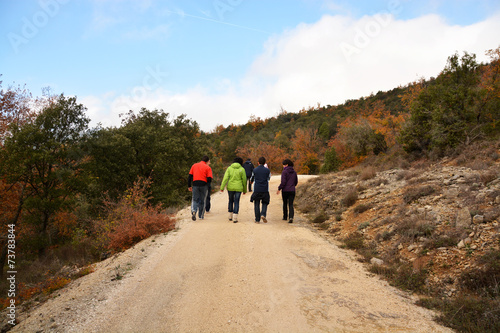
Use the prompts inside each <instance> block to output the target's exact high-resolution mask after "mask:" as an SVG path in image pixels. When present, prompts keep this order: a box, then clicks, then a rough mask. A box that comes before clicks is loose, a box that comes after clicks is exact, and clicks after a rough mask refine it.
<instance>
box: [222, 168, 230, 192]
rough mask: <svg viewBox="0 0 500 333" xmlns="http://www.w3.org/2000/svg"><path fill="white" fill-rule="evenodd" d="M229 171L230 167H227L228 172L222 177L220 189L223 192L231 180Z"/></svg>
mask: <svg viewBox="0 0 500 333" xmlns="http://www.w3.org/2000/svg"><path fill="white" fill-rule="evenodd" d="M228 172H229V168H228V169H226V172H225V173H224V178H222V183H221V184H220V191H221V192H224V187H226V183H227V181H228V180H229V175H228Z"/></svg>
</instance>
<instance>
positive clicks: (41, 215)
mask: <svg viewBox="0 0 500 333" xmlns="http://www.w3.org/2000/svg"><path fill="white" fill-rule="evenodd" d="M85 110H86V109H85V108H84V107H83V106H82V105H81V104H77V103H76V98H66V97H64V96H63V95H60V96H59V97H58V98H56V99H54V100H53V101H51V103H50V104H49V105H48V106H47V107H45V108H44V109H43V110H42V111H41V113H40V114H39V115H38V116H37V117H36V118H35V119H34V121H32V122H28V123H25V124H22V125H20V124H19V123H13V124H12V126H10V127H9V131H10V133H11V136H9V137H7V138H6V139H5V144H4V149H3V150H2V151H1V155H0V170H1V171H2V174H3V175H4V177H5V179H6V181H7V182H8V183H11V184H16V183H20V184H23V186H24V187H25V196H26V198H25V199H24V202H23V208H24V209H25V210H26V211H27V212H28V213H29V216H28V217H27V220H28V221H29V222H31V223H32V224H33V225H34V226H35V227H36V228H37V230H38V235H39V237H40V238H39V240H40V243H39V244H38V245H37V246H36V247H37V249H38V251H39V253H41V252H43V250H44V248H45V246H46V245H48V244H52V243H53V240H52V234H51V230H50V227H51V222H52V218H53V217H54V215H55V214H56V213H57V212H58V211H60V210H64V209H67V208H69V207H70V205H71V202H72V199H73V198H74V196H75V189H76V188H77V187H78V180H79V179H80V177H81V174H80V173H79V171H80V170H79V167H80V164H81V162H82V160H83V156H82V154H81V150H80V147H79V141H80V140H81V138H82V137H83V136H84V135H85V133H86V131H87V126H88V122H89V119H88V118H86V116H85Z"/></svg>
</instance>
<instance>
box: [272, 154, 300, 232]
mask: <svg viewBox="0 0 500 333" xmlns="http://www.w3.org/2000/svg"><path fill="white" fill-rule="evenodd" d="M298 182H299V179H298V177H297V172H295V170H294V169H293V162H292V161H291V160H289V159H286V160H284V161H283V172H281V183H280V185H279V186H278V192H276V194H279V193H280V191H281V198H282V199H283V220H285V221H286V220H288V223H293V217H294V211H293V200H294V199H295V186H297V183H298Z"/></svg>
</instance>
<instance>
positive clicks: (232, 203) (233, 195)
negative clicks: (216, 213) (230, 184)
mask: <svg viewBox="0 0 500 333" xmlns="http://www.w3.org/2000/svg"><path fill="white" fill-rule="evenodd" d="M227 194H228V195H229V204H228V205H227V211H228V212H230V213H234V214H238V212H239V211H240V197H241V192H235V191H227Z"/></svg>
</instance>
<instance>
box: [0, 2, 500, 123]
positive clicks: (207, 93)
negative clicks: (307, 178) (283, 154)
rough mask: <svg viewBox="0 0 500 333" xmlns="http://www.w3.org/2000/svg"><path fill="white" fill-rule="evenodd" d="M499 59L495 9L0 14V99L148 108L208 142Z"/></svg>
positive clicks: (29, 9)
mask: <svg viewBox="0 0 500 333" xmlns="http://www.w3.org/2000/svg"><path fill="white" fill-rule="evenodd" d="M499 46H500V1H498V0H484V1H481V0H471V1H469V0H455V1H448V0H446V1H445V0H443V1H440V0H436V1H428V0H422V1H417V0H386V1H379V0H373V1H368V0H366V1H347V0H339V1H335V0H286V1H285V0H267V1H265V0H207V1H202V0H197V1H195V0H184V1H180V0H163V1H160V0H144V1H131V0H100V1H98V0H95V1H88V0H87V1H83V0H40V1H32V0H0V74H2V77H1V79H0V80H3V87H4V88H5V87H7V86H9V85H11V84H16V85H17V84H21V85H24V84H26V86H27V87H28V89H29V90H30V91H31V92H32V93H33V94H34V95H36V96H38V95H41V89H42V88H44V87H47V86H48V87H50V88H51V89H52V91H53V92H54V93H57V94H60V93H64V94H65V95H67V96H77V98H78V101H79V102H80V103H82V104H83V105H85V106H86V107H87V108H88V116H89V117H90V118H91V119H92V125H96V124H97V123H98V122H100V123H102V125H103V126H119V125H120V118H119V116H118V115H119V114H121V113H125V112H127V111H128V110H135V111H138V110H139V109H140V108H141V107H146V108H148V109H163V110H164V111H165V112H168V113H169V114H170V115H171V116H172V117H176V116H178V115H181V114H186V115H187V117H188V118H190V119H192V120H195V121H197V122H198V123H199V125H200V127H201V128H202V129H203V130H205V131H211V130H213V129H214V128H215V126H217V125H224V126H228V125H230V124H231V123H234V124H244V123H246V122H247V121H248V120H249V118H250V117H251V116H255V117H261V118H268V117H273V116H275V115H277V114H278V113H279V112H280V110H286V111H288V112H297V111H299V110H300V109H302V108H306V109H307V108H309V107H316V106H317V105H318V104H319V105H328V104H330V105H337V104H341V103H343V102H344V101H345V100H347V99H357V98H360V97H362V96H368V95H370V94H371V93H376V92H377V91H379V90H382V91H385V90H389V89H392V88H395V87H397V86H399V85H406V84H408V83H410V82H412V81H415V80H417V79H419V78H420V77H425V78H428V77H430V76H436V75H437V74H438V73H439V71H440V70H442V69H443V68H444V66H445V64H446V60H447V58H448V57H449V56H450V55H452V54H454V53H455V52H459V53H460V54H462V53H463V52H464V51H467V52H470V53H475V54H476V55H477V58H478V60H479V61H488V58H487V57H486V56H485V51H486V50H488V49H493V48H497V47H499Z"/></svg>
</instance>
